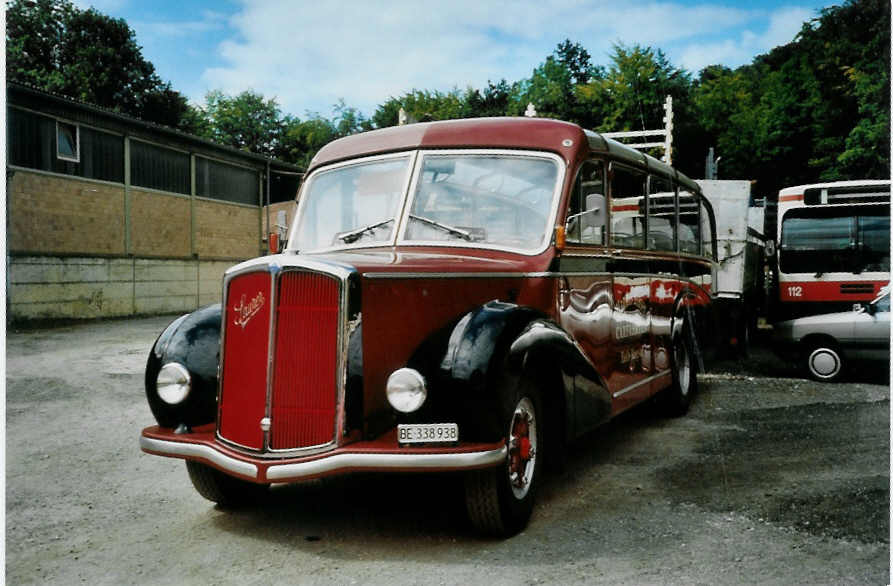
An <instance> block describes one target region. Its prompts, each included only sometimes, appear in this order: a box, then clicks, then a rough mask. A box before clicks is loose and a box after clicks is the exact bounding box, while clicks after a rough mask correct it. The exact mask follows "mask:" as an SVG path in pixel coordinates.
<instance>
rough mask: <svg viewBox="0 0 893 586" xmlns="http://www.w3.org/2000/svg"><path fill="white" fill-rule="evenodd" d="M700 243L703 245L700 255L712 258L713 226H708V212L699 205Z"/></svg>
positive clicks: (703, 206)
mask: <svg viewBox="0 0 893 586" xmlns="http://www.w3.org/2000/svg"><path fill="white" fill-rule="evenodd" d="M701 230H702V235H701V242H702V243H703V252H702V254H703V255H704V256H706V257H707V258H710V259H712V258H713V226H711V224H710V212H709V211H708V210H707V207H706V206H705V205H704V204H703V203H702V204H701Z"/></svg>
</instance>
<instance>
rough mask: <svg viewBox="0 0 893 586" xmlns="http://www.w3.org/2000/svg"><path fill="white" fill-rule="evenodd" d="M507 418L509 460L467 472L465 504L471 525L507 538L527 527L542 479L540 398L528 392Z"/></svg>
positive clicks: (515, 404) (521, 396) (518, 399)
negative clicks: (538, 485)
mask: <svg viewBox="0 0 893 586" xmlns="http://www.w3.org/2000/svg"><path fill="white" fill-rule="evenodd" d="M513 403H514V409H512V411H511V413H510V414H509V415H508V417H506V419H507V421H506V425H507V427H508V435H507V438H506V446H507V447H508V456H507V458H506V461H505V463H504V464H502V465H500V466H498V467H495V468H488V469H486V470H475V471H472V472H469V473H468V474H467V475H466V477H465V502H466V505H467V509H468V517H469V519H470V520H471V523H472V525H474V527H475V528H476V529H477V530H478V531H480V532H481V533H485V534H488V535H496V536H501V537H508V536H510V535H514V534H515V533H517V532H518V531H520V530H521V529H523V528H524V527H525V526H526V525H527V521H528V520H529V519H530V514H531V513H532V512H533V502H534V495H535V493H536V487H537V484H538V481H539V476H540V475H541V468H542V463H541V459H542V458H541V457H540V456H539V454H540V451H541V449H542V437H543V429H542V419H541V418H539V417H538V413H539V412H540V409H539V396H538V395H537V394H536V392H535V391H533V390H532V389H531V390H528V391H526V392H523V393H521V394H520V396H518V397H516V400H515V401H513Z"/></svg>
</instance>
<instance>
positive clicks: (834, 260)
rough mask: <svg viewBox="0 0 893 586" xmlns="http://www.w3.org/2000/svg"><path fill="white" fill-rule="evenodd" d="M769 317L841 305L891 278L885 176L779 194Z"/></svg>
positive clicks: (864, 298)
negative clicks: (774, 278) (772, 302)
mask: <svg viewBox="0 0 893 586" xmlns="http://www.w3.org/2000/svg"><path fill="white" fill-rule="evenodd" d="M777 248H778V250H777V255H778V256H777V267H778V268H777V287H778V296H777V304H776V307H775V308H774V311H773V318H774V320H775V321H781V320H787V319H793V318H798V317H803V316H807V315H814V314H819V313H828V312H834V311H843V310H848V309H850V308H852V306H853V304H854V303H860V302H868V301H871V300H872V299H874V298H875V297H876V296H877V295H878V293H879V292H880V290H881V287H883V286H885V285H887V284H888V283H889V282H890V181H889V180H863V181H838V182H834V183H817V184H813V185H799V186H796V187H787V188H785V189H782V190H781V191H780V192H779V194H778V240H777Z"/></svg>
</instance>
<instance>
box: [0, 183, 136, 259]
mask: <svg viewBox="0 0 893 586" xmlns="http://www.w3.org/2000/svg"><path fill="white" fill-rule="evenodd" d="M8 198H9V201H8V206H9V249H10V250H12V251H27V252H30V253H50V254H52V253H57V254H79V253H83V254H85V255H88V254H99V255H105V254H124V253H125V250H124V244H125V243H124V229H125V228H124V186H122V185H116V184H111V183H103V182H99V181H85V180H81V179H78V178H77V177H61V176H53V175H48V174H41V173H29V172H22V171H16V172H15V174H14V176H13V180H12V184H11V185H10V186H9V193H8Z"/></svg>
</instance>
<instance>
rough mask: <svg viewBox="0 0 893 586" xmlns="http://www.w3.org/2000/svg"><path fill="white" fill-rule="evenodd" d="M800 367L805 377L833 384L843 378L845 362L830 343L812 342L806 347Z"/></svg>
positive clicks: (839, 352)
mask: <svg viewBox="0 0 893 586" xmlns="http://www.w3.org/2000/svg"><path fill="white" fill-rule="evenodd" d="M802 365H803V368H804V370H805V371H806V375H807V376H809V378H811V379H812V380H816V381H820V382H826V383H830V382H835V381H838V380H840V378H841V377H842V376H843V372H844V369H845V367H846V362H845V361H844V357H843V353H842V352H841V351H840V349H839V348H838V347H837V345H836V344H834V343H833V342H830V341H821V342H814V343H812V344H809V345H807V346H806V351H805V352H804V353H803V359H802Z"/></svg>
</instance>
